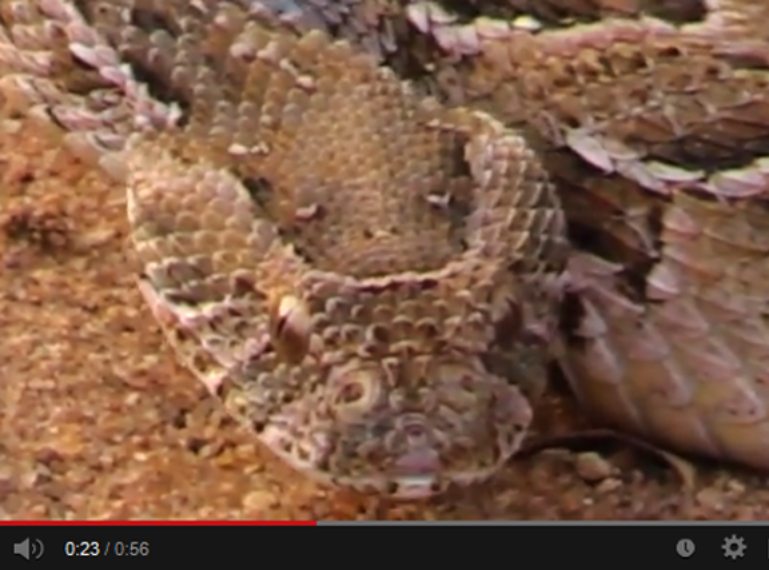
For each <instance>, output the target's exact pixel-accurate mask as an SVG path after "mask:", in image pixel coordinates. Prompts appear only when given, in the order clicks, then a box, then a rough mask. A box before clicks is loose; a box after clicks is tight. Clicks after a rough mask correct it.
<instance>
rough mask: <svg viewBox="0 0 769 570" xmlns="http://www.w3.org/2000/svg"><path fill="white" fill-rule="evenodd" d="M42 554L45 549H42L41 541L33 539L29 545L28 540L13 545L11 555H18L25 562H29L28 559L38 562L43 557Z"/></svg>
mask: <svg viewBox="0 0 769 570" xmlns="http://www.w3.org/2000/svg"><path fill="white" fill-rule="evenodd" d="M43 552H45V548H44V547H43V541H42V540H40V539H39V538H36V539H34V540H33V541H32V542H31V543H30V540H29V538H25V539H24V540H22V541H21V542H17V543H16V544H14V545H13V553H14V554H18V555H19V556H21V557H23V558H24V559H25V560H29V559H30V558H32V559H34V560H40V558H41V557H42V556H43Z"/></svg>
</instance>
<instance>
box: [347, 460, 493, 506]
mask: <svg viewBox="0 0 769 570" xmlns="http://www.w3.org/2000/svg"><path fill="white" fill-rule="evenodd" d="M497 471H498V467H490V468H485V469H475V470H467V471H456V472H447V473H433V474H422V475H401V476H392V475H385V474H382V475H372V476H368V477H335V478H334V479H333V484H334V485H336V486H338V487H344V488H348V489H351V490H353V491H356V492H359V493H361V494H364V495H372V494H376V495H379V496H383V497H387V498H389V499H394V500H398V501H400V500H403V501H414V500H424V499H430V498H433V497H436V496H439V495H442V494H444V493H445V492H447V491H448V490H449V489H451V488H452V487H468V486H471V485H475V484H479V483H483V482H485V481H487V480H488V479H490V478H491V477H492V476H493V475H494V474H495V473H496V472H497Z"/></svg>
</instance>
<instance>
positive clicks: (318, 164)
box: [5, 2, 565, 498]
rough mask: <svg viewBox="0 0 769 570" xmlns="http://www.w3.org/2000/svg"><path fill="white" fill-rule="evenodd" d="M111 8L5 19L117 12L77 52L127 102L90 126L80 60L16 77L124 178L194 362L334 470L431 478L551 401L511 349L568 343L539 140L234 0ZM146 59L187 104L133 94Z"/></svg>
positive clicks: (238, 412)
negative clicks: (541, 397) (536, 399)
mask: <svg viewBox="0 0 769 570" xmlns="http://www.w3.org/2000/svg"><path fill="white" fill-rule="evenodd" d="M82 4H85V3H82ZM128 4H129V3H126V6H128ZM28 7H29V6H27V8H28ZM91 7H92V8H93V10H90V11H89V10H88V8H89V6H83V5H81V8H84V9H85V13H84V14H85V17H90V18H93V22H92V23H91V24H86V23H85V21H84V20H83V19H82V16H81V14H79V13H77V12H74V11H72V10H69V8H70V6H69V5H66V4H61V3H40V6H39V8H40V11H39V12H36V11H34V10H28V11H27V12H26V13H24V10H22V9H19V10H18V11H17V12H15V13H13V14H11V13H10V12H12V11H13V7H12V8H11V10H10V11H9V14H7V15H6V16H5V18H6V21H8V22H11V21H12V22H13V25H11V27H10V29H11V30H12V32H13V33H16V32H17V31H18V34H19V35H18V37H16V38H15V39H14V41H15V44H14V45H17V46H18V45H23V39H24V38H25V37H31V38H34V39H47V38H45V34H47V36H48V38H51V39H56V38H59V37H64V38H67V39H68V40H70V41H71V40H73V39H75V38H78V37H81V36H87V35H88V33H89V31H90V29H89V28H87V27H86V26H87V25H93V29H94V30H98V29H99V28H100V27H101V26H103V25H105V24H104V23H105V22H108V23H109V24H110V26H111V27H107V28H106V30H105V32H104V34H103V35H101V36H100V37H97V36H93V35H91V36H90V37H88V38H87V39H88V40H90V41H91V45H85V46H83V45H78V46H76V47H73V46H71V45H70V47H69V53H71V54H73V55H74V56H75V57H81V58H84V59H88V60H89V62H90V64H92V65H95V66H96V68H97V70H98V71H99V74H98V75H94V76H93V77H81V78H78V79H79V80H80V82H81V85H86V84H87V85H88V91H87V96H89V97H93V96H94V95H95V94H97V93H98V90H97V89H95V88H94V87H93V86H94V85H98V84H99V82H102V83H104V84H105V85H104V87H105V88H109V84H110V83H112V84H113V85H115V86H117V87H118V88H119V89H120V93H123V94H125V97H124V98H123V99H122V100H116V101H115V103H116V106H114V107H112V108H110V112H113V111H114V109H119V108H121V106H123V107H125V108H126V109H128V111H129V112H128V113H122V114H120V115H119V116H123V117H127V122H125V123H124V124H120V123H119V122H118V123H116V122H115V121H114V120H113V118H112V117H114V116H115V115H113V116H111V117H109V118H108V119H104V116H103V115H102V116H100V117H95V116H94V117H92V121H91V125H92V126H93V127H94V128H93V129H91V130H90V131H88V130H87V129H84V128H83V127H84V126H85V125H86V124H87V122H86V121H85V120H84V118H83V117H84V116H85V115H84V114H83V113H81V114H80V115H78V112H77V109H83V108H84V107H87V105H88V103H89V101H85V100H83V101H80V102H79V104H78V105H77V106H75V101H66V100H65V101H62V100H60V99H57V97H58V95H57V94H56V89H57V87H56V84H57V82H58V81H62V80H65V81H67V80H72V78H73V77H75V76H76V74H77V73H78V72H79V71H80V70H79V69H78V68H77V66H76V64H75V63H74V62H73V61H60V62H58V63H59V65H60V67H58V68H57V67H55V66H53V65H52V66H50V67H49V68H48V69H47V70H46V72H47V73H46V74H43V75H44V77H43V79H42V80H41V81H38V82H37V85H35V86H32V87H30V84H29V83H25V82H24V81H23V80H22V79H21V78H14V82H15V85H16V86H17V87H19V88H20V90H21V91H25V90H26V91H27V92H30V91H32V92H35V93H36V94H39V96H40V97H42V98H43V101H42V104H43V109H44V111H45V112H46V113H49V114H51V115H53V116H54V117H56V118H57V119H58V120H59V121H60V122H62V123H64V124H65V126H66V127H67V129H69V130H72V131H74V135H75V136H76V137H79V138H76V139H71V140H70V142H74V143H75V144H76V145H77V144H80V145H82V143H86V145H84V146H87V145H88V144H92V147H91V148H92V149H95V150H96V151H97V153H96V154H97V155H98V156H100V160H101V162H102V163H103V164H104V165H105V166H106V167H107V168H108V170H109V171H110V172H111V173H113V174H114V175H115V176H118V177H121V178H125V181H126V185H127V188H128V216H129V220H130V222H131V225H132V227H133V243H134V248H135V250H136V254H137V258H138V260H139V263H140V264H141V266H142V268H143V272H142V281H141V285H140V287H141V290H142V292H143V293H144V295H145V297H146V298H147V301H148V302H149V304H150V306H151V308H152V310H153V312H154V314H155V316H156V318H157V319H158V321H159V322H160V323H161V324H162V326H163V328H164V330H165V332H166V334H167V336H168V338H169V340H170V342H171V344H172V345H173V346H174V347H175V348H176V349H177V351H178V353H179V355H180V357H181V359H182V360H183V362H184V363H185V364H186V365H187V366H188V367H189V368H190V369H191V370H193V371H194V372H195V373H196V375H197V376H198V377H199V378H201V380H202V381H203V382H205V384H206V385H207V386H208V388H209V389H210V390H211V392H212V393H214V394H216V395H217V396H219V397H221V398H222V400H223V401H224V405H225V406H226V407H227V409H228V410H229V411H230V412H231V413H232V415H233V416H234V417H236V418H238V419H240V420H241V421H242V422H243V423H244V424H246V425H247V426H249V427H250V428H252V429H253V430H254V431H255V432H256V434H257V435H258V437H259V438H260V439H261V440H262V441H263V442H264V443H265V444H266V445H267V446H268V447H269V448H271V449H272V450H273V451H274V452H276V453H277V454H278V455H280V456H281V457H283V458H285V459H286V460H287V461H288V462H289V463H290V464H292V465H293V466H294V467H296V468H298V469H301V470H303V471H307V472H310V473H312V474H314V475H316V476H317V477H318V478H320V479H323V480H327V481H330V482H333V483H335V484H338V485H341V486H346V487H352V488H355V489H358V490H362V491H372V492H378V493H384V494H388V495H391V496H393V497H399V498H413V497H422V496H426V495H429V494H433V493H436V492H440V491H442V490H444V489H445V488H446V487H447V485H449V484H450V483H452V482H456V483H468V482H472V481H477V480H483V479H485V478H487V477H489V476H490V475H491V474H492V473H493V472H494V471H495V470H496V469H498V468H499V466H500V465H502V464H503V463H504V462H505V461H506V460H507V459H508V458H509V457H510V456H511V455H512V454H513V453H514V452H515V450H516V449H517V448H518V447H519V445H520V442H521V440H522V437H523V435H524V434H525V429H526V427H527V426H528V424H529V422H530V418H531V410H530V407H529V403H528V402H527V400H526V398H525V397H524V396H523V395H522V394H521V392H520V390H519V388H518V387H517V386H516V385H515V383H516V381H519V380H520V381H523V382H525V381H526V378H518V375H519V374H523V375H525V374H527V373H528V372H527V371H526V370H521V369H520V365H519V364H517V362H516V366H513V367H506V368H505V367H502V366H496V367H495V364H496V363H497V362H500V361H502V362H503V361H504V358H505V357H508V356H509V354H510V353H513V354H515V353H518V352H520V353H521V355H520V356H521V358H520V359H516V360H525V359H526V358H527V355H526V354H525V353H526V351H529V350H531V351H534V352H536V351H538V350H540V348H539V347H538V346H537V343H538V342H539V343H540V344H542V343H543V342H544V343H546V342H547V335H548V331H550V332H551V333H552V331H553V330H554V324H555V319H554V317H555V315H556V310H557V303H558V298H559V287H558V276H559V273H560V272H561V271H562V269H563V266H564V262H565V255H564V252H565V248H564V244H565V239H564V238H565V234H564V228H565V223H564V219H563V215H562V213H561V211H560V208H559V206H558V203H557V201H556V199H555V196H554V192H553V188H552V187H551V185H550V184H549V182H548V180H547V177H546V175H545V172H544V170H543V169H542V167H541V165H540V164H539V162H538V161H537V160H536V157H535V156H534V154H533V153H532V152H531V150H529V149H528V148H527V146H526V145H525V143H524V141H523V139H521V138H520V137H519V136H517V135H515V134H514V133H512V132H511V131H507V130H505V129H504V127H502V125H501V124H499V123H498V122H497V121H495V120H494V119H493V118H491V117H489V116H487V115H485V114H483V113H481V112H471V111H467V110H463V109H460V108H456V109H451V110H446V109H444V108H443V107H441V106H440V105H438V104H437V103H436V102H435V101H433V100H430V99H420V98H419V97H417V96H416V95H415V94H414V93H412V91H411V90H410V88H409V87H408V86H407V85H405V84H403V83H401V82H399V81H398V80H397V79H396V78H395V76H394V75H393V73H392V72H391V71H390V70H388V69H386V68H381V67H378V66H377V65H376V61H375V59H373V58H372V57H370V56H368V55H365V54H361V53H359V52H356V51H355V50H353V49H352V48H351V46H350V45H349V44H348V43H346V42H332V41H331V40H329V39H328V36H326V35H325V34H323V33H322V32H319V31H313V32H308V33H300V34H298V35H293V34H290V33H287V32H285V31H284V32H283V33H273V32H270V31H269V30H267V28H266V27H265V26H263V25H259V24H257V23H255V21H253V20H250V19H249V18H248V17H246V15H245V13H239V7H238V6H235V5H234V4H232V5H229V4H226V3H221V2H218V3H217V2H211V3H209V4H208V5H206V6H204V5H203V3H198V4H196V5H195V6H188V5H187V3H186V2H178V3H167V2H166V3H163V5H162V7H161V4H160V3H158V5H157V7H151V6H150V8H152V15H153V18H152V19H149V18H147V14H146V13H142V12H141V11H140V10H138V9H137V10H136V11H133V12H132V11H127V12H124V13H121V10H120V9H119V6H117V5H115V4H114V3H113V4H111V5H110V6H109V7H105V8H104V10H98V9H97V8H98V6H97V5H96V4H95V3H94V4H93V5H92V6H91ZM148 9H149V8H148ZM207 9H210V12H206V10H207ZM217 11H218V12H217ZM120 18H125V19H124V20H123V24H124V26H122V27H120V31H119V33H117V32H116V30H117V29H118V28H117V23H116V22H118V21H119V20H120ZM145 18H146V20H147V21H148V22H149V23H148V24H147V23H146V22H145V21H143V19H145ZM158 22H161V23H158ZM162 22H166V24H167V25H168V27H164V25H163V24H162ZM22 31H23V32H24V33H22ZM111 33H113V34H112V35H114V37H110V34H111ZM103 40H104V41H105V43H103V44H100V43H99V42H101V41H103ZM66 41H67V40H65V42H66ZM109 46H114V52H108V50H110V49H111V48H110V47H109ZM11 49H12V50H13V48H11ZM115 53H117V54H120V59H121V60H122V59H123V58H128V57H129V54H130V57H133V58H134V61H135V62H134V68H133V70H130V71H129V70H125V69H119V66H115V65H114V63H115V62H116V61H117V60H116V56H115ZM14 54H16V52H15V51H12V54H11V55H14ZM54 55H59V53H58V52H54ZM6 57H7V56H6ZM62 59H66V58H62ZM102 63H105V65H101V64H102ZM16 65H18V62H17V63H16ZM67 65H69V68H67ZM140 70H141V71H143V73H144V75H145V77H149V76H152V75H153V74H154V75H155V76H157V77H158V78H159V79H158V80H157V81H151V85H150V88H151V89H154V90H155V93H156V95H154V97H155V98H157V99H159V100H162V99H164V98H166V99H169V100H172V101H173V103H172V104H170V103H169V104H168V105H156V106H153V105H149V106H147V105H145V104H144V102H145V101H148V100H150V99H151V97H150V96H147V95H146V94H141V95H137V94H134V93H139V92H140V91H141V89H139V88H138V87H134V86H133V85H132V83H133V82H134V81H135V79H134V78H135V77H137V76H138V75H139V71H140ZM45 75H47V77H45ZM33 83H34V81H33ZM43 84H46V85H47V86H49V87H50V88H48V87H45V88H44V87H42V85H43ZM66 92H67V93H68V94H69V95H70V96H71V97H72V98H77V97H80V98H83V96H82V95H81V94H80V93H77V92H76V91H75V90H74V89H73V88H71V87H67V88H66ZM161 93H162V94H161ZM49 94H50V97H51V99H45V98H46V97H48V96H49ZM99 96H100V97H101V98H102V100H103V99H105V98H106V96H105V95H103V94H99ZM71 109H75V111H74V112H70V110H71ZM147 109H149V110H147ZM133 118H138V119H139V121H138V124H133V122H132V119H133ZM66 121H70V122H69V123H66ZM113 126H115V130H114V132H115V133H117V135H118V136H117V137H114V138H113V139H112V142H111V144H112V146H113V147H114V150H113V151H112V152H110V151H109V147H108V145H107V144H104V143H102V140H103V139H104V137H103V135H102V132H100V129H102V127H113ZM134 129H135V132H133V133H131V131H132V130H134ZM84 130H85V131H86V134H88V135H90V137H86V138H85V139H84V138H83V137H82V136H81V135H82V134H83V132H84ZM102 130H103V129H102ZM121 133H125V135H126V136H124V137H123V138H122V139H121V138H120V136H121ZM116 140H117V141H119V143H118V144H115V141H116ZM538 335H539V337H541V340H538ZM498 353H499V357H497V356H498ZM500 372H503V373H506V375H507V377H503V376H500V375H499V373H500Z"/></svg>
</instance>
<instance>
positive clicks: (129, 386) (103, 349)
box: [0, 120, 769, 520]
mask: <svg viewBox="0 0 769 570" xmlns="http://www.w3.org/2000/svg"><path fill="white" fill-rule="evenodd" d="M0 125H2V132H0V331H2V332H1V333H0V429H1V430H2V431H1V432H0V433H2V437H1V438H0V519H150V518H151V519H224V518H227V519H231V518H238V519H242V518H244V519H371V518H379V519H382V518H387V519H418V520H434V519H451V520H461V519H586V520H587V519H591V520H596V519H743V520H746V519H766V518H769V516H767V515H769V492H767V490H766V489H765V487H766V485H765V482H766V478H765V477H763V476H761V475H760V474H755V473H748V472H744V471H741V470H739V469H737V468H733V467H731V468H729V467H725V466H717V465H709V464H706V463H705V462H703V461H700V460H697V461H696V462H695V464H696V466H697V480H696V483H695V485H694V486H693V488H691V489H687V488H685V487H684V486H683V485H682V483H681V480H680V478H679V477H678V476H677V474H676V472H675V471H674V470H673V469H671V468H670V467H669V466H667V465H666V464H664V463H661V462H660V461H658V460H657V459H655V458H653V457H652V456H650V455H648V454H643V453H639V452H638V451H637V450H634V449H631V448H629V447H628V446H626V445H622V444H616V443H615V444H613V445H610V446H605V445H602V446H601V447H598V445H599V443H600V442H598V441H593V440H591V441H588V442H587V443H585V444H584V445H582V448H581V449H569V450H566V449H551V450H547V451H544V452H540V453H537V454H532V455H530V456H527V457H522V458H519V459H517V460H516V461H514V462H512V464H511V465H510V466H509V468H507V469H506V470H505V471H504V472H503V473H501V474H500V476H498V477H497V478H496V479H495V480H494V481H492V482H490V483H489V484H486V485H483V486H481V487H477V488H474V489H467V490H461V491H456V492H452V493H450V494H448V495H447V496H444V497H442V498H440V499H436V500H431V501H429V502H425V503H417V504H397V503H395V504H393V503H386V502H383V501H381V500H378V499H375V498H363V497H356V496H351V495H347V494H342V493H338V492H333V491H329V490H326V489H324V488H321V487H319V486H317V485H315V484H313V483H312V482H310V481H308V480H307V479H305V478H303V477H301V476H299V475H297V474H294V473H293V472H291V471H290V470H289V469H288V468H287V467H285V466H284V465H282V464H281V463H280V462H279V461H277V460H275V459H273V458H272V457H271V456H270V455H269V453H268V452H265V451H264V450H262V449H260V448H259V446H258V444H257V443H256V442H255V441H254V438H253V437H251V436H250V435H249V434H248V433H244V432H243V431H241V430H240V429H239V428H237V427H236V426H235V425H233V423H232V422H230V421H229V420H228V419H227V418H225V417H223V416H222V415H221V412H220V411H219V410H218V407H217V405H216V403H215V402H214V401H212V400H211V399H210V398H209V397H208V396H207V395H206V393H205V392H204V389H203V388H202V387H201V386H199V385H198V383H197V382H196V381H195V380H194V379H193V377H192V376H191V375H190V374H189V373H187V372H186V371H185V370H183V369H182V368H181V367H179V366H178V365H177V364H176V363H175V360H174V358H173V355H172V353H171V351H170V350H169V349H168V348H167V347H166V346H165V345H164V342H163V339H162V337H161V333H160V331H159V329H158V327H157V326H156V325H155V324H154V322H153V320H152V318H151V317H150V314H149V311H148V310H147V309H146V307H145V306H144V304H143V302H142V300H141V298H140V296H139V294H138V292H137V290H136V288H135V286H134V282H133V276H132V271H131V266H130V263H129V258H128V257H127V255H126V253H125V245H126V243H125V242H126V237H127V225H126V221H125V219H124V210H125V203H124V198H123V192H122V190H121V189H120V188H119V187H117V186H115V185H113V184H110V183H109V182H108V181H107V180H106V179H105V178H104V177H102V176H101V175H99V174H98V173H96V172H94V171H93V169H90V168H87V167H85V166H84V165H82V164H80V163H79V162H78V161H76V160H75V159H74V158H73V157H72V156H71V155H70V154H68V153H66V152H65V151H62V150H58V149H56V148H55V147H53V146H52V143H51V142H50V140H51V139H50V137H48V136H43V135H42V134H41V131H40V129H36V128H33V127H32V126H31V125H30V124H28V123H25V122H20V121H14V120H8V121H5V122H4V123H0ZM44 141H47V142H44ZM537 415H538V429H539V430H540V432H541V433H564V432H566V431H568V430H569V429H571V428H572V427H573V426H574V425H577V423H579V420H578V417H579V414H578V413H577V412H576V411H575V410H574V409H573V406H572V404H571V403H570V400H568V399H566V398H564V397H562V396H552V397H549V398H548V400H547V402H546V403H545V404H544V405H543V406H542V408H541V409H539V410H538V414H537Z"/></svg>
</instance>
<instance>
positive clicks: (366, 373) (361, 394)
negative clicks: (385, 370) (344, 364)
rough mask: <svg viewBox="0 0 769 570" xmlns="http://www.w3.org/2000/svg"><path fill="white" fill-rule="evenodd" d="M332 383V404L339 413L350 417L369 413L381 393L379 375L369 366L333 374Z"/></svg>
mask: <svg viewBox="0 0 769 570" xmlns="http://www.w3.org/2000/svg"><path fill="white" fill-rule="evenodd" d="M330 383H331V400H330V403H331V405H332V406H333V407H334V409H335V410H336V411H337V413H339V414H343V415H345V416H348V417H349V418H350V419H352V418H353V417H357V416H359V415H362V414H365V413H367V412H368V411H369V410H370V409H371V408H372V407H373V406H374V404H375V403H376V401H377V398H378V396H379V393H380V385H379V375H378V374H377V372H376V371H375V370H371V369H367V368H356V369H352V370H347V371H342V372H341V373H340V374H337V375H335V376H333V377H332V378H331V382H330Z"/></svg>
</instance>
